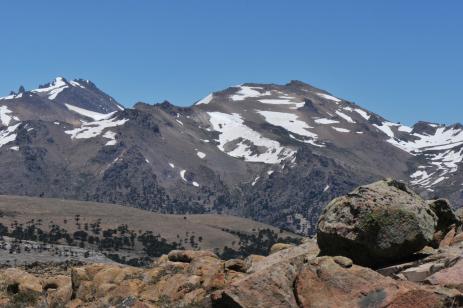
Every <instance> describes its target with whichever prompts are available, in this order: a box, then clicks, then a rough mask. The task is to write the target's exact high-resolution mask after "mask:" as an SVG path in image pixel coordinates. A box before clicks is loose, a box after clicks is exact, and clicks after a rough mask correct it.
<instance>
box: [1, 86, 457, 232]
mask: <svg viewBox="0 0 463 308" xmlns="http://www.w3.org/2000/svg"><path fill="white" fill-rule="evenodd" d="M0 115H1V117H0V119H1V121H2V125H3V128H2V129H1V131H0V168H1V170H2V172H3V174H4V175H5V176H4V177H3V179H2V180H1V182H0V193H2V194H25V195H32V196H47V197H60V198H69V199H80V200H92V201H99V202H110V203H121V204H126V205H130V206H135V207H140V208H144V209H148V210H154V211H159V212H164V213H205V212H214V213H229V214H234V215H240V216H245V217H251V218H254V219H256V220H260V221H263V222H266V223H271V224H273V225H275V226H279V227H282V228H287V229H291V230H293V231H296V232H299V233H303V234H310V233H313V232H314V230H315V229H314V228H315V225H316V222H317V219H318V216H319V214H320V210H321V208H322V207H323V206H324V205H325V204H326V203H327V202H328V201H329V200H331V199H332V198H334V197H336V196H339V195H342V194H345V193H348V192H349V191H351V190H352V189H353V188H354V187H356V186H358V185H360V184H365V183H368V182H373V181H374V180H377V179H381V178H384V177H394V178H397V179H401V180H404V181H407V182H409V183H410V184H411V185H413V187H414V188H415V189H416V190H418V191H419V192H420V193H421V194H422V195H423V196H425V197H427V198H431V197H434V196H442V197H446V198H449V199H451V200H452V201H453V202H454V204H455V205H457V206H460V205H461V204H462V201H463V195H462V190H461V187H462V183H463V173H462V168H461V162H462V160H463V128H462V126H461V125H451V126H445V125H438V124H432V123H425V122H419V123H417V124H415V125H414V126H413V127H408V126H406V125H401V124H398V123H393V122H390V121H388V120H386V119H384V118H383V117H381V116H380V115H377V114H375V113H373V112H371V111H369V110H366V109H365V108H362V107H361V106H358V105H356V104H354V103H352V102H349V101H347V100H344V99H342V98H340V97H337V96H336V95H334V94H331V93H329V92H327V91H324V90H321V89H318V88H316V87H313V86H311V85H308V84H305V83H303V82H300V81H291V82H289V83H288V84H286V85H277V84H258V83H245V84H242V85H238V86H234V87H229V88H227V89H225V90H223V91H218V92H214V93H211V94H209V95H207V96H206V97H205V98H203V99H202V100H200V101H198V102H196V103H195V104H194V105H193V106H191V107H186V108H185V107H176V106H174V105H172V104H170V103H168V102H164V103H162V104H155V105H148V104H145V103H137V104H136V105H135V106H134V108H131V109H124V108H123V107H122V106H121V105H120V104H119V103H117V102H116V101H115V100H114V99H113V98H111V97H110V96H109V95H107V94H105V93H103V92H102V91H101V90H99V89H98V88H97V87H96V86H95V85H94V84H93V83H91V82H90V81H86V80H81V79H77V80H73V81H67V80H66V79H64V78H62V77H58V78H56V79H55V80H54V81H52V82H51V83H48V84H46V85H44V86H41V87H39V88H38V89H35V90H31V91H20V93H12V94H11V95H9V96H6V97H3V98H0Z"/></svg>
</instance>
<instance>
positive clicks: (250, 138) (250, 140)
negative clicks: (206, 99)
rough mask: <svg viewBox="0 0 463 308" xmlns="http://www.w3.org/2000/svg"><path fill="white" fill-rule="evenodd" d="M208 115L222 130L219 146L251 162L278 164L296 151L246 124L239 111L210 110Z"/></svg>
mask: <svg viewBox="0 0 463 308" xmlns="http://www.w3.org/2000/svg"><path fill="white" fill-rule="evenodd" d="M208 115H209V117H210V119H209V121H210V123H211V125H212V127H213V129H214V130H215V131H217V132H220V135H219V140H218V142H219V145H218V148H219V149H220V150H221V151H222V152H225V153H227V154H228V155H230V156H232V157H236V158H243V159H244V160H245V161H249V162H262V163H266V164H277V163H280V162H281V161H283V160H285V159H287V158H289V157H291V156H293V155H294V154H295V153H296V152H295V151H294V150H292V149H289V148H285V147H283V146H281V145H280V143H279V142H277V141H274V140H271V139H268V138H266V137H263V136H262V135H261V134H260V133H258V132H256V131H255V130H253V129H251V128H250V127H248V126H246V125H244V121H243V119H242V118H241V116H240V115H239V114H237V113H233V114H228V113H222V112H208ZM256 147H257V149H258V151H256V150H255V148H256Z"/></svg>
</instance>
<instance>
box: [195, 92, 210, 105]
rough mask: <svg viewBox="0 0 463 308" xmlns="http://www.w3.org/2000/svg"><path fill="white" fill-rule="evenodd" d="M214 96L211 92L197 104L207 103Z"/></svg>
mask: <svg viewBox="0 0 463 308" xmlns="http://www.w3.org/2000/svg"><path fill="white" fill-rule="evenodd" d="M213 98H214V94H212V93H211V94H209V95H208V96H206V97H205V98H203V99H202V100H200V101H198V102H197V103H196V105H207V104H209V103H210V102H211V101H212V99H213Z"/></svg>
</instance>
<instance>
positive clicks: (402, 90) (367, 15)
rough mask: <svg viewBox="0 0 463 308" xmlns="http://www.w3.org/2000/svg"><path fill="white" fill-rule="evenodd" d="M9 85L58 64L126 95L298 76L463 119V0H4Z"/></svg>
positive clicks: (428, 115) (180, 95) (188, 91)
mask: <svg viewBox="0 0 463 308" xmlns="http://www.w3.org/2000/svg"><path fill="white" fill-rule="evenodd" d="M0 39H1V44H0V96H3V95H6V94H8V93H9V91H10V90H13V89H17V88H18V86H19V85H21V84H22V85H24V86H25V87H26V88H29V89H30V88H34V87H36V86H37V85H38V84H42V83H46V82H47V81H50V80H52V79H53V78H54V77H56V76H64V77H66V78H68V79H73V78H84V79H90V80H92V81H94V82H95V83H96V84H97V85H98V86H99V87H100V88H101V89H103V90H104V91H106V92H108V93H109V94H110V95H112V96H114V97H115V98H116V99H117V100H119V101H120V102H121V103H123V104H124V105H126V106H132V105H133V103H134V102H136V101H145V102H149V103H153V102H159V101H162V100H165V99H167V100H169V101H171V102H172V103H174V104H177V105H190V104H192V103H194V102H195V101H197V100H199V99H200V98H202V97H203V96H206V95H207V94H208V93H209V92H211V91H217V90H221V89H224V88H226V87H228V86H232V85H236V84H240V83H244V82H266V83H286V82H288V81H289V80H291V79H298V80H302V81H305V82H308V83H310V84H313V85H314V86H317V87H320V88H323V89H325V90H328V91H330V92H331V93H333V94H335V95H337V96H340V97H343V98H346V99H349V100H352V101H354V102H356V103H358V104H359V105H361V106H364V107H365V108H367V109H370V110H371V111H374V112H376V113H379V114H381V115H383V116H385V117H386V118H388V119H390V120H393V121H401V122H403V123H407V124H411V123H414V122H415V121H417V120H428V121H434V122H439V123H453V122H463V107H462V106H463V105H462V104H463V98H462V97H463V95H462V90H463V77H462V73H463V1H461V0H447V1H430V0H429V1H428V0H407V1H403V0H388V1H386V0H384V1H379V0H378V1H373V0H364V1H361V0H355V1H346V0H338V1H330V0H323V1H322V0H320V1H308V0H305V1H304V0H301V1H296V0H295V1H291V0H279V1H272V0H262V1H257V0H254V1H252V0H233V1H231V0H230V1H226V0H223V1H221V0H200V1H199V0H198V1H187V0H184V1H180V0H165V1H160V0H159V1H157V0H137V1H128V0H117V1H116V0H98V1H96V0H91V1H90V0H85V1H82V0H80V1H52V0H47V1H32V0H30V1H24V0H14V1H1V2H0Z"/></svg>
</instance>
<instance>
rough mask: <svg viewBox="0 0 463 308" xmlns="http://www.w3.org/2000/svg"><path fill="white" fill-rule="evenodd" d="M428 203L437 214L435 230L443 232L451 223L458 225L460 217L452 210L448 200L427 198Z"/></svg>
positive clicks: (445, 231) (448, 228)
mask: <svg viewBox="0 0 463 308" xmlns="http://www.w3.org/2000/svg"><path fill="white" fill-rule="evenodd" d="M428 204H429V207H430V208H431V210H432V211H433V212H434V214H436V216H437V226H436V230H438V231H442V233H444V234H445V233H447V232H448V231H449V230H450V228H451V227H452V226H453V225H455V226H459V225H460V224H461V222H460V219H459V218H458V217H457V215H456V214H455V212H454V211H453V210H452V207H451V206H450V202H449V201H448V200H447V199H436V200H429V201H428Z"/></svg>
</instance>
